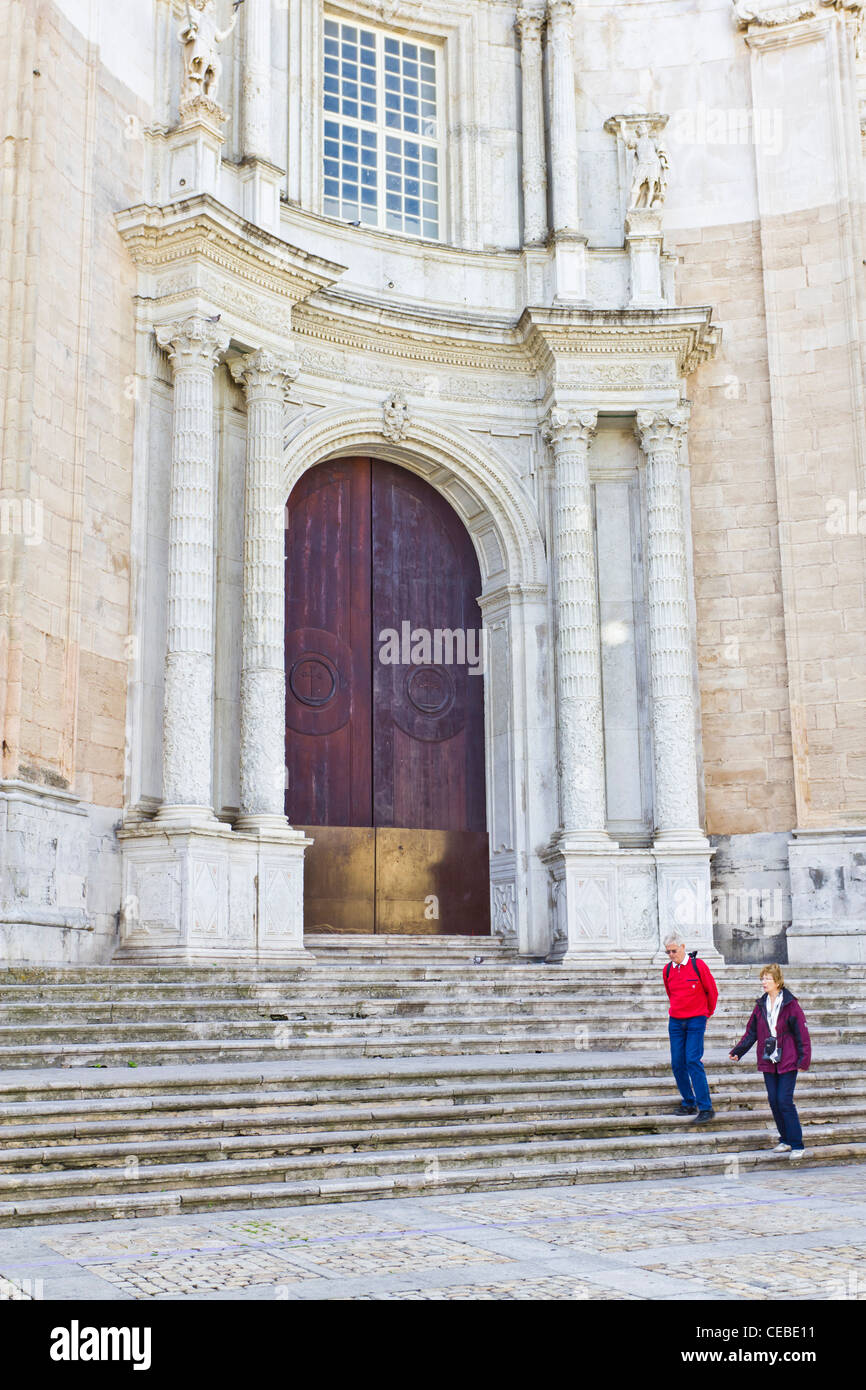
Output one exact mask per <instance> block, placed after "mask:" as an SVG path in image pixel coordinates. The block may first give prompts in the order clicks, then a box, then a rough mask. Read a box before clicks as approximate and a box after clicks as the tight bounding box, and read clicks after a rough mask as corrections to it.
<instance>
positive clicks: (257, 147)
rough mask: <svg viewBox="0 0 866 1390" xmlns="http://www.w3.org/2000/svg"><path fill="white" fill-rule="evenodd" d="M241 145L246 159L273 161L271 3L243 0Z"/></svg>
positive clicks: (263, 0) (262, 0)
mask: <svg viewBox="0 0 866 1390" xmlns="http://www.w3.org/2000/svg"><path fill="white" fill-rule="evenodd" d="M243 18H244V59H243V76H242V79H241V90H242V92H243V109H242V118H241V119H242V125H241V131H242V142H243V152H244V154H245V156H246V157H247V158H248V159H267V160H270V159H272V158H273V154H272V150H271V0H246V4H245V5H244V9H243Z"/></svg>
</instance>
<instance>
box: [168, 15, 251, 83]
mask: <svg viewBox="0 0 866 1390" xmlns="http://www.w3.org/2000/svg"><path fill="white" fill-rule="evenodd" d="M242 4H243V0H236V3H235V6H234V9H233V11H232V18H231V23H230V24H229V26H228V28H227V29H222V30H220V29H218V28H217V17H216V0H192V3H191V4H190V0H186V24H185V25H184V27H183V28H182V29H181V31H180V41H181V43H182V44H183V61H184V69H185V82H184V101H189V100H190V98H191V97H197V96H203V97H207V98H208V100H209V101H213V102H216V94H217V87H218V86H219V80H220V73H221V72H222V62H221V61H220V56H219V45H220V44H221V43H223V42H224V40H225V39H227V38H228V36H229V34H230V33H231V32H232V30H233V29H234V27H235V25H236V24H237V22H238V9H239V7H240V6H241V5H242Z"/></svg>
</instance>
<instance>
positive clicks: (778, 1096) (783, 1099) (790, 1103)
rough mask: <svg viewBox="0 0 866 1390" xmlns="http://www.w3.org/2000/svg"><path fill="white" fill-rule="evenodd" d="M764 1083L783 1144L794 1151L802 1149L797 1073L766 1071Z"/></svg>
mask: <svg viewBox="0 0 866 1390" xmlns="http://www.w3.org/2000/svg"><path fill="white" fill-rule="evenodd" d="M764 1082H765V1084H766V1087H767V1096H768V1098H769V1101H770V1109H771V1110H772V1112H773V1119H774V1120H775V1121H776V1124H777V1126H778V1129H779V1138H780V1139H781V1140H782V1143H783V1144H790V1145H791V1148H792V1149H802V1147H803V1131H802V1129H801V1127H800V1116H799V1115H798V1114H797V1107H796V1105H795V1104H794V1087H795V1086H796V1084H797V1073H796V1072H795V1071H783V1072H778V1071H765V1072H764Z"/></svg>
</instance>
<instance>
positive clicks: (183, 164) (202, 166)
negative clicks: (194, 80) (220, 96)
mask: <svg viewBox="0 0 866 1390" xmlns="http://www.w3.org/2000/svg"><path fill="white" fill-rule="evenodd" d="M225 121H226V116H225V113H224V111H223V110H222V108H221V107H220V106H219V105H218V104H217V103H216V102H215V101H211V100H209V99H208V98H207V97H192V98H190V99H189V100H188V101H186V102H183V103H182V105H181V109H180V124H179V125H178V126H177V127H176V128H175V129H174V130H173V131H171V133H170V134H169V137H168V147H169V161H168V196H169V199H170V200H172V201H174V200H175V199H177V198H189V197H190V195H191V194H193V193H210V194H212V195H213V197H215V198H216V197H218V196H219V191H220V169H221V165H222V148H223V145H224V143H225V141H224V139H223V134H222V127H223V125H224V124H225Z"/></svg>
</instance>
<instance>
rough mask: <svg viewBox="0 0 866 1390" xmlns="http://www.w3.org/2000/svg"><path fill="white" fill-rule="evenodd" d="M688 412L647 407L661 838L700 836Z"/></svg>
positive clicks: (644, 438)
mask: <svg viewBox="0 0 866 1390" xmlns="http://www.w3.org/2000/svg"><path fill="white" fill-rule="evenodd" d="M688 418H689V412H688V408H687V407H678V408H675V409H668V410H664V411H661V412H655V411H651V410H641V411H638V414H637V433H638V437H639V439H640V443H641V447H642V448H643V451H644V453H645V455H646V472H647V478H646V493H647V571H648V591H649V592H648V598H649V654H650V689H651V692H652V725H653V750H654V761H655V824H656V838H657V839H662V840H664V839H665V838H667V839H671V838H672V839H676V840H681V839H682V838H683V837H685V838H686V839H689V838H702V832H701V829H700V817H699V808H698V778H697V747H696V730H695V716H696V709H695V691H694V680H693V673H692V638H691V619H690V612H689V586H688V573H687V567H686V566H687V561H686V553H687V552H686V518H685V515H684V512H683V502H682V492H681V489H680V463H679V454H680V448H681V445H682V443H683V441H684V439H685V436H686V430H687V427H688Z"/></svg>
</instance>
